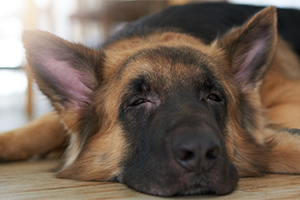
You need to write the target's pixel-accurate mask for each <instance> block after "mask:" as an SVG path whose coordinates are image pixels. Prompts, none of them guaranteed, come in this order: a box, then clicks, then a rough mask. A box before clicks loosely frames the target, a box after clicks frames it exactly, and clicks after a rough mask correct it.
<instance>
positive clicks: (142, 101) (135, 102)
mask: <svg viewBox="0 0 300 200" xmlns="http://www.w3.org/2000/svg"><path fill="white" fill-rule="evenodd" d="M147 101H148V100H146V99H138V100H136V101H134V102H133V103H131V104H130V105H129V106H132V107H134V106H138V105H140V104H142V103H145V102H147Z"/></svg>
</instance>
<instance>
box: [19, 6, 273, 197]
mask: <svg viewBox="0 0 300 200" xmlns="http://www.w3.org/2000/svg"><path fill="white" fill-rule="evenodd" d="M23 41H24V44H25V48H26V54H27V59H28V62H29V65H30V68H31V71H32V73H33V76H34V78H35V80H36V82H37V83H38V85H39V87H40V89H41V90H42V91H43V92H44V94H45V95H47V97H48V98H49V99H50V100H51V102H52V104H53V106H54V107H55V108H56V110H57V111H58V113H59V114H60V116H61V118H62V122H63V123H64V125H65V127H66V128H67V129H68V130H69V133H70V141H69V142H70V144H69V147H68V149H67V152H66V154H65V160H64V164H63V166H62V168H61V170H60V171H59V173H58V176H59V177H65V178H73V179H79V180H96V181H119V182H121V183H124V184H126V185H128V186H129V187H131V188H134V189H136V190H138V191H142V192H145V193H148V194H154V195H162V196H170V195H178V194H203V193H216V194H226V193H229V192H231V191H233V189H234V188H235V186H236V184H237V181H238V172H239V173H240V175H249V174H251V173H252V172H254V171H255V170H256V169H255V167H254V166H253V165H251V163H249V162H247V153H250V154H251V153H253V151H252V150H249V149H248V150H247V148H248V146H247V137H250V136H249V132H251V131H252V130H253V129H255V128H257V126H259V123H260V122H259V118H257V117H253V115H255V116H256V115H257V113H256V112H257V111H256V107H255V105H254V104H255V103H253V102H252V100H253V99H248V97H249V96H250V95H249V94H250V93H251V94H252V95H251V98H254V101H258V102H259V96H258V93H257V92H256V91H255V89H257V87H258V85H259V84H258V83H259V81H260V80H261V79H262V77H263V74H264V73H265V71H266V69H267V66H268V64H269V63H270V60H271V57H272V54H273V51H274V48H275V41H276V14H275V8H274V7H270V8H266V9H264V10H263V11H261V12H259V13H258V14H256V15H255V16H254V17H253V18H251V19H250V20H249V21H248V22H247V23H246V24H245V25H243V26H242V27H237V28H234V29H232V30H231V31H230V32H228V33H227V34H226V35H225V36H223V37H221V38H218V39H216V40H215V41H214V42H213V43H211V44H210V45H204V44H203V43H202V42H201V40H199V39H196V38H194V37H191V36H188V35H185V34H182V33H176V32H161V31H160V30H158V31H157V32H156V33H153V34H151V35H149V36H147V37H144V38H139V37H133V38H129V39H128V38H127V39H123V40H117V41H116V42H114V43H112V44H110V45H109V46H107V47H105V48H103V49H101V50H97V49H89V48H86V47H84V46H82V45H80V44H73V43H69V42H67V41H65V40H62V39H60V38H58V37H56V36H53V35H51V34H49V33H46V32H42V31H26V32H24V34H23ZM253 94H254V95H253ZM253 96H254V97H253ZM249 98H250V97H249ZM245 145H246V146H245ZM237 169H238V170H237ZM247 172H249V173H247Z"/></svg>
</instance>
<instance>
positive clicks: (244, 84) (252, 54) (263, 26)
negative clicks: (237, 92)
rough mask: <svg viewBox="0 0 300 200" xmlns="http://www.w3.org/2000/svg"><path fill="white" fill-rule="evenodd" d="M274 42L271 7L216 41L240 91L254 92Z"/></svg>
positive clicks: (273, 13)
mask: <svg viewBox="0 0 300 200" xmlns="http://www.w3.org/2000/svg"><path fill="white" fill-rule="evenodd" d="M276 41H277V17H276V8H275V7H274V6H270V7H268V8H265V9H263V10H262V11H260V12H258V13H257V14H255V15H254V16H253V17H252V18H251V19H250V20H248V22H246V23H245V24H244V25H243V26H241V27H237V28H234V29H232V30H231V31H230V32H228V33H227V34H226V35H225V36H224V37H223V38H221V39H220V40H218V41H217V42H218V45H219V46H220V47H221V48H222V49H223V50H224V52H225V56H226V59H228V61H229V63H230V65H231V67H232V70H233V74H234V77H233V78H234V80H235V81H236V82H237V83H238V84H239V85H240V87H241V90H242V91H246V90H247V88H253V87H254V86H255V85H256V83H258V81H260V80H261V79H262V77H263V76H264V74H265V72H266V70H267V69H268V65H269V64H270V62H271V60H272V58H273V54H274V50H275V46H276Z"/></svg>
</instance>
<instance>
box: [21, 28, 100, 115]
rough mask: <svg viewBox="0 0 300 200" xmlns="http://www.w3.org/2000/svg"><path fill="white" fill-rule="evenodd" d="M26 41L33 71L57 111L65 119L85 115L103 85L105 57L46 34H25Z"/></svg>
mask: <svg viewBox="0 0 300 200" xmlns="http://www.w3.org/2000/svg"><path fill="white" fill-rule="evenodd" d="M22 39H23V43H24V47H25V49H26V57H27V60H28V63H29V67H30V71H31V73H32V74H33V76H34V78H35V80H36V82H37V84H38V85H39V87H40V89H41V90H42V92H43V93H44V94H45V95H46V96H48V98H49V99H50V100H51V102H52V104H53V105H54V107H55V108H56V109H57V110H58V111H59V112H60V114H61V115H64V114H65V113H66V112H69V111H71V113H72V115H73V114H75V115H76V114H79V113H81V112H84V111H85V110H86V109H87V108H88V107H89V105H90V104H91V101H92V96H93V92H94V90H95V89H96V88H97V86H98V85H99V84H100V79H101V76H100V74H101V73H100V70H101V65H102V62H103V55H102V53H101V52H100V51H98V50H94V49H89V48H87V47H84V46H83V45H81V44H73V43H70V42H67V41H65V40H63V39H61V38H59V37H56V36H54V35H52V34H50V33H48V32H44V31H38V30H35V31H30V30H28V31H24V32H23V38H22ZM71 113H70V112H69V114H71Z"/></svg>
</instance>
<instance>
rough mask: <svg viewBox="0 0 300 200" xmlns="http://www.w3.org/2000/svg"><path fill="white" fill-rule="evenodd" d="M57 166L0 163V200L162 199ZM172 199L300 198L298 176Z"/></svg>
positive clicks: (258, 180)
mask: <svg viewBox="0 0 300 200" xmlns="http://www.w3.org/2000/svg"><path fill="white" fill-rule="evenodd" d="M57 165H58V160H56V159H52V160H51V159H50V160H40V161H28V162H15V163H8V164H1V165H0V199H162V198H158V197H153V196H149V195H145V194H141V193H138V192H135V191H133V190H131V189H128V188H127V187H126V186H125V185H122V184H117V183H98V182H81V181H73V180H66V179H58V178H55V177H54V173H52V172H50V170H51V169H53V168H55V167H56V166H57ZM168 199H170V198H168ZM171 199H173V198H171ZM175 199H218V200H219V199H300V176H297V175H266V177H262V178H242V179H240V181H239V186H238V188H237V190H236V191H235V192H233V193H232V194H230V195H226V196H214V195H210V196H189V197H177V198H175Z"/></svg>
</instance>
